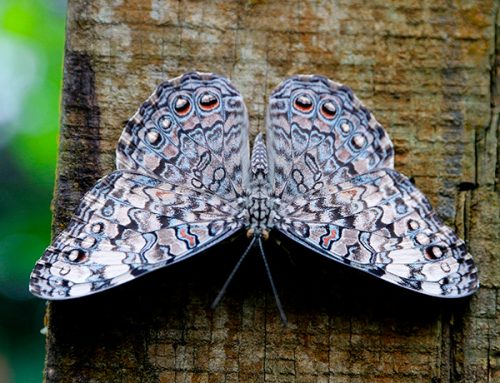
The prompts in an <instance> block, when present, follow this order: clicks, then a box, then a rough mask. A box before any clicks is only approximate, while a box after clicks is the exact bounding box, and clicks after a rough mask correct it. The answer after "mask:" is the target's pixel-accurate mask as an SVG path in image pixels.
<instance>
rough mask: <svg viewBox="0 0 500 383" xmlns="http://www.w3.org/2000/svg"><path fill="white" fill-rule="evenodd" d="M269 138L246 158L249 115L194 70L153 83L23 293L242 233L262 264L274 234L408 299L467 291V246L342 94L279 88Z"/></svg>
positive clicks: (369, 119)
mask: <svg viewBox="0 0 500 383" xmlns="http://www.w3.org/2000/svg"><path fill="white" fill-rule="evenodd" d="M266 141H267V144H266V143H265V142H264V139H263V136H262V135H258V136H257V138H256V140H255V143H254V145H253V150H252V155H251V156H250V155H249V152H250V151H249V142H248V117H247V113H246V108H245V106H244V103H243V99H242V98H241V95H240V94H239V93H238V91H237V90H236V89H235V88H234V87H233V86H232V85H231V84H230V83H229V81H227V80H226V79H224V78H222V77H219V76H216V75H212V74H203V73H195V72H193V73H188V74H185V75H183V76H181V77H179V78H175V79H173V80H170V81H167V82H165V83H163V84H161V85H160V86H159V87H158V88H157V89H156V90H155V92H154V93H153V94H152V95H151V97H150V98H149V99H148V100H147V101H146V102H145V103H144V104H143V105H142V106H141V108H140V109H139V110H138V111H137V113H136V114H135V115H134V116H133V117H132V118H131V119H130V120H129V122H128V123H127V126H126V127H125V129H124V131H123V133H122V136H121V138H120V141H119V144H118V148H117V169H118V170H117V171H115V172H113V173H111V174H110V175H108V176H106V177H104V178H103V179H102V180H100V181H99V182H98V183H97V184H96V186H95V187H94V188H93V189H92V190H91V191H89V192H88V193H87V195H86V196H85V197H84V198H83V201H82V203H81V205H80V207H79V209H78V210H77V212H76V214H75V217H74V218H73V220H72V221H71V223H70V224H69V226H68V228H67V229H66V230H65V231H64V232H62V233H61V234H60V235H59V236H58V237H57V238H56V239H55V240H54V242H53V244H52V245H51V246H49V248H48V249H47V250H46V252H45V254H44V255H43V256H42V258H41V259H40V260H39V261H38V262H37V265H36V266H35V269H34V270H33V273H32V277H31V283H30V289H31V291H32V292H33V294H35V295H37V296H40V297H43V298H47V299H68V298H74V297H79V296H85V295H89V294H93V293H95V292H99V291H103V290H105V289H107V288H110V287H113V286H116V285H119V284H122V283H124V282H126V281H129V280H132V279H134V278H136V277H137V276H139V275H142V274H145V273H147V272H149V271H152V270H156V269H158V268H161V267H164V266H167V265H170V264H173V263H175V262H178V261H180V260H183V259H186V258H188V257H191V256H193V255H195V254H199V253H201V252H202V251H203V250H204V249H206V248H207V247H210V246H213V245H215V244H216V243H218V242H220V241H222V240H224V239H225V238H228V237H230V236H231V235H233V234H235V233H237V232H239V231H241V230H246V232H247V235H248V236H249V238H250V245H249V248H250V247H251V246H252V245H253V244H258V245H259V247H260V251H261V254H262V255H263V256H264V250H263V245H262V239H266V238H267V237H268V236H269V235H270V233H271V231H272V232H274V231H279V232H280V233H281V234H284V235H285V236H287V237H289V238H290V239H292V240H295V241H297V242H299V243H301V244H302V245H304V246H305V247H307V248H309V249H311V250H313V251H314V252H317V253H319V254H321V255H323V256H325V257H327V258H329V259H332V260H334V261H337V262H341V263H344V264H347V265H349V266H351V267H355V268H357V269H360V270H362V271H365V272H368V273H370V274H372V275H375V276H376V277H378V278H381V279H383V280H386V281H388V282H391V283H393V284H396V285H398V286H401V287H404V288H407V289H411V290H413V291H416V292H420V293H423V294H427V295H432V296H438V297H450V298H456V297H462V296H466V295H470V294H472V293H473V292H474V291H476V290H477V288H478V286H479V284H478V279H477V269H476V267H475V265H474V262H473V260H472V257H471V255H470V254H469V253H468V252H467V250H466V247H465V243H464V242H463V241H462V240H461V239H460V238H458V237H457V236H456V234H455V233H453V231H452V230H451V229H450V228H448V227H447V226H445V225H444V224H443V223H442V222H441V221H440V220H439V218H438V217H437V215H436V213H435V212H434V211H433V210H432V208H431V206H430V204H429V201H428V200H427V199H426V198H425V196H423V194H422V193H420V192H419V191H418V189H416V187H415V186H414V185H413V184H412V183H411V182H409V180H408V179H407V178H406V177H404V176H403V175H401V174H400V173H398V172H397V171H396V170H394V168H393V163H394V155H393V154H394V150H393V146H392V143H391V141H390V139H389V137H388V136H387V134H386V132H385V131H384V129H383V128H382V126H381V125H380V124H379V123H378V122H377V121H376V119H375V118H374V117H373V115H372V114H371V113H370V111H368V109H366V108H365V107H364V106H363V104H362V103H361V102H360V101H359V100H358V99H357V98H356V96H355V95H354V94H353V93H352V91H351V90H350V89H349V88H347V87H345V86H343V85H341V84H338V83H335V82H333V81H330V80H328V79H326V78H324V77H321V76H295V77H292V78H290V79H288V80H286V81H284V82H283V83H282V84H281V85H280V86H278V87H277V88H276V89H275V91H274V92H273V93H272V95H271V97H270V101H269V107H268V120H267V130H266ZM249 248H248V249H247V250H246V251H245V252H244V255H246V254H247V253H248V251H249ZM242 258H243V257H242ZM264 260H265V257H264ZM265 262H266V263H265V264H266V268H267V270H268V272H269V268H268V265H267V261H265ZM240 263H241V260H240V261H239V262H238V265H239V264H240ZM214 267H216V265H214ZM233 274H234V273H233ZM233 274H232V275H233ZM273 289H274V285H273Z"/></svg>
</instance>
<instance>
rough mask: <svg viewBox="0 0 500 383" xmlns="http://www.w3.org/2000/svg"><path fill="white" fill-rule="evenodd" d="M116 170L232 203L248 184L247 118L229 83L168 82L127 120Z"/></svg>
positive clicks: (200, 76) (199, 77)
mask: <svg viewBox="0 0 500 383" xmlns="http://www.w3.org/2000/svg"><path fill="white" fill-rule="evenodd" d="M116 163H117V168H118V169H132V170H137V171H139V172H141V173H145V174H151V175H154V176H156V177H159V178H161V179H162V180H164V181H166V182H169V183H172V184H175V185H190V186H191V187H193V188H194V189H196V190H209V191H211V192H214V193H216V194H218V195H219V196H221V197H223V198H225V199H228V200H234V199H236V198H237V197H239V196H241V195H242V194H243V192H244V190H245V188H246V187H247V185H248V181H249V179H248V177H249V143H248V116H247V112H246V108H245V105H244V103H243V99H242V97H241V95H240V94H239V92H238V91H237V90H236V89H235V88H234V87H233V86H232V85H231V84H230V83H229V81H227V80H226V79H225V78H222V77H219V76H216V75H213V74H208V73H197V72H192V73H187V74H185V75H183V76H181V77H178V78H175V79H173V80H170V81H166V82H164V83H163V84H161V85H160V86H158V88H157V89H156V90H155V92H154V93H153V94H152V95H151V96H150V97H149V98H148V99H147V100H146V102H145V103H144V104H143V105H142V106H141V108H140V109H139V110H138V111H137V113H136V114H135V115H134V116H133V117H132V118H131V119H130V120H129V122H128V123H127V126H126V127H125V129H124V131H123V133H122V136H121V137H120V141H119V143H118V148H117V155H116Z"/></svg>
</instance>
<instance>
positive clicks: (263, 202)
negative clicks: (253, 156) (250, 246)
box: [248, 174, 273, 234]
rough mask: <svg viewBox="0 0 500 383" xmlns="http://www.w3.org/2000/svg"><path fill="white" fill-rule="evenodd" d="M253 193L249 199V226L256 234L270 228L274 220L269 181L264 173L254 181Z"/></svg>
mask: <svg viewBox="0 0 500 383" xmlns="http://www.w3.org/2000/svg"><path fill="white" fill-rule="evenodd" d="M251 190H252V192H251V194H250V196H249V199H248V205H249V206H248V213H249V228H250V229H253V230H254V232H255V233H256V234H260V233H262V231H263V230H269V229H270V228H271V227H272V226H273V222H272V214H271V211H272V200H271V198H270V190H269V183H268V181H267V178H265V175H264V174H258V176H257V178H254V179H253V181H252V187H251Z"/></svg>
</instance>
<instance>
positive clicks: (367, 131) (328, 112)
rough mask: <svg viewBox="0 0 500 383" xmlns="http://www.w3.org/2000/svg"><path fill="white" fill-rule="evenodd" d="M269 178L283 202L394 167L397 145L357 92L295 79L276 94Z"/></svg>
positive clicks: (314, 78) (270, 124) (322, 80)
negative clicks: (370, 172)
mask: <svg viewBox="0 0 500 383" xmlns="http://www.w3.org/2000/svg"><path fill="white" fill-rule="evenodd" d="M267 140H268V143H267V145H268V151H269V158H270V161H269V172H270V175H271V177H270V179H271V183H272V186H273V190H274V192H275V194H276V195H277V196H280V197H281V198H282V199H283V200H285V201H289V200H292V199H293V198H294V197H295V196H299V195H302V194H303V193H305V192H309V191H314V190H319V189H321V188H322V187H324V186H325V185H329V184H335V183H339V182H341V181H344V180H346V179H349V178H351V177H352V176H354V175H356V174H362V173H366V172H369V171H372V170H375V169H377V168H385V167H389V168H392V167H393V161H394V160H393V148H392V143H391V141H390V139H389V137H388V136H387V134H386V133H385V131H384V129H383V128H382V127H381V126H380V124H379V123H378V122H377V121H376V120H375V118H374V117H373V115H372V114H371V113H370V112H369V111H368V110H367V109H366V108H365V107H364V105H363V104H362V103H361V102H360V101H359V100H358V99H357V97H356V96H355V95H354V94H353V93H352V91H351V90H350V89H349V88H347V87H345V86H342V85H340V84H338V83H335V82H333V81H330V80H328V79H326V78H324V77H321V76H295V77H292V78H290V79H288V80H286V81H284V82H283V83H282V84H281V85H280V86H278V87H277V88H276V90H274V91H273V93H272V95H271V98H270V101H269V110H268V127H267Z"/></svg>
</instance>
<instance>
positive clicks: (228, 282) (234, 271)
mask: <svg viewBox="0 0 500 383" xmlns="http://www.w3.org/2000/svg"><path fill="white" fill-rule="evenodd" d="M256 239H257V237H253V238H252V240H251V241H250V244H249V245H248V247H247V248H246V250H245V251H244V252H243V254H242V255H241V257H240V259H239V260H238V262H237V263H236V266H234V269H233V271H231V274H229V277H227V279H226V282H225V283H224V286H222V288H221V289H220V291H219V294H217V297H216V298H215V299H214V301H213V303H212V305H211V306H210V308H211V309H212V310H213V309H215V308H216V307H217V305H218V304H219V302H220V300H221V299H222V297H223V296H224V294H225V293H226V290H227V286H229V284H230V283H231V280H232V279H233V277H234V275H235V274H236V272H237V271H238V269H239V268H240V266H241V264H242V263H243V260H244V259H245V257H246V256H247V254H248V253H249V252H250V249H251V248H252V247H253V245H254V244H255V240H256Z"/></svg>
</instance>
